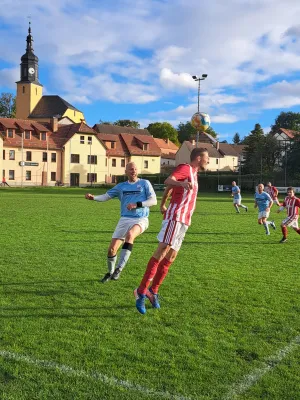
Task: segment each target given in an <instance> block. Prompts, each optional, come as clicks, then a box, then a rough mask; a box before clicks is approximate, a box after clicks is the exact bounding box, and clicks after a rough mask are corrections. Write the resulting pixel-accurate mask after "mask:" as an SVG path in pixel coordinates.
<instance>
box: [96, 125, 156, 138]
mask: <svg viewBox="0 0 300 400" xmlns="http://www.w3.org/2000/svg"><path fill="white" fill-rule="evenodd" d="M93 129H95V131H97V132H98V133H105V134H112V135H120V134H121V133H129V134H130V135H143V136H144V135H147V136H151V135H150V133H149V132H148V131H147V129H137V128H131V127H128V126H119V125H110V124H95V125H94V126H93Z"/></svg>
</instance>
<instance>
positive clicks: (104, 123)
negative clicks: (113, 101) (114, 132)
mask: <svg viewBox="0 0 300 400" xmlns="http://www.w3.org/2000/svg"><path fill="white" fill-rule="evenodd" d="M99 124H102V125H112V124H113V123H112V122H110V121H102V119H99Z"/></svg>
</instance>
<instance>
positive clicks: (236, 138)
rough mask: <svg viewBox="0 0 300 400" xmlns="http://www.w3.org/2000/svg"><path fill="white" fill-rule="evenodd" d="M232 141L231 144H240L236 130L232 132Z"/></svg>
mask: <svg viewBox="0 0 300 400" xmlns="http://www.w3.org/2000/svg"><path fill="white" fill-rule="evenodd" d="M232 142H233V144H240V143H241V138H240V135H239V134H238V133H237V132H236V133H235V134H234V136H233V139H232Z"/></svg>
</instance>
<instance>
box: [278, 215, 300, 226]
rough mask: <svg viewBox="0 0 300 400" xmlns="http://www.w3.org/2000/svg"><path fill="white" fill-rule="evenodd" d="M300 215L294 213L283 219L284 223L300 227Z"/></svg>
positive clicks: (284, 224)
mask: <svg viewBox="0 0 300 400" xmlns="http://www.w3.org/2000/svg"><path fill="white" fill-rule="evenodd" d="M298 217H299V215H293V216H291V217H287V218H285V219H284V220H283V221H282V225H283V226H290V227H291V228H296V229H298Z"/></svg>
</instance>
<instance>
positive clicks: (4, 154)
mask: <svg viewBox="0 0 300 400" xmlns="http://www.w3.org/2000/svg"><path fill="white" fill-rule="evenodd" d="M3 160H5V150H3Z"/></svg>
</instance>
